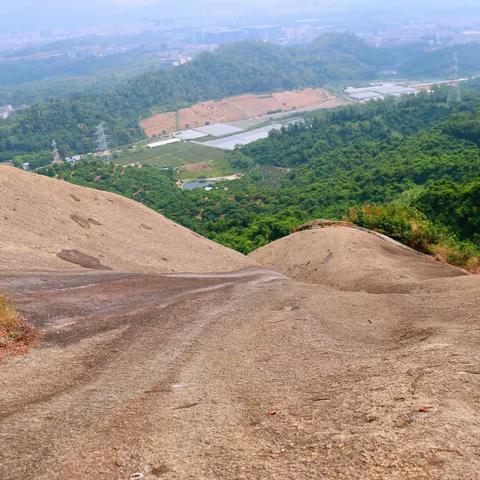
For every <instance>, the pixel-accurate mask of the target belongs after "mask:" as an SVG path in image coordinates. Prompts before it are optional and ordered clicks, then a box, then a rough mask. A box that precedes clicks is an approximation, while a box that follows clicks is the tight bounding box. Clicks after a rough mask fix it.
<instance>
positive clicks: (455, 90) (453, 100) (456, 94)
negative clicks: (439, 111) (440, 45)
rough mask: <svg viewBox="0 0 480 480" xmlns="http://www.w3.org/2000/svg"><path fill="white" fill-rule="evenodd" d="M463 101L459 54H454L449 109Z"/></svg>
mask: <svg viewBox="0 0 480 480" xmlns="http://www.w3.org/2000/svg"><path fill="white" fill-rule="evenodd" d="M460 101H461V95H460V84H459V81H458V52H457V51H455V53H454V54H453V64H452V75H451V78H450V85H449V87H448V97H447V104H448V106H449V107H452V106H454V105H457V104H458V103H460Z"/></svg>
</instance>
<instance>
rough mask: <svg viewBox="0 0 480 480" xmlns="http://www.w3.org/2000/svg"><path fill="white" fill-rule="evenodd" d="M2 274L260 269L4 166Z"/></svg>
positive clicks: (70, 188) (107, 196)
mask: <svg viewBox="0 0 480 480" xmlns="http://www.w3.org/2000/svg"><path fill="white" fill-rule="evenodd" d="M0 232H1V235H0V269H1V270H11V271H13V272H19V271H25V270H27V271H32V270H76V271H81V270H84V269H85V268H89V269H96V270H109V269H110V270H117V271H124V272H125V271H126V272H160V273H164V272H188V271H192V272H207V271H230V270H235V269H239V268H245V267H248V266H249V265H251V264H252V263H253V262H252V261H251V260H248V259H247V258H246V257H244V256H243V255H241V254H239V253H237V252H234V251H233V250H229V249H227V248H224V247H222V246H220V245H218V244H216V243H214V242H211V241H209V240H207V239H205V238H203V237H200V236H199V235H197V234H195V233H193V232H191V231H190V230H188V229H186V228H183V227H181V226H179V225H177V224H175V223H174V222H172V221H170V220H168V219H166V218H165V217H163V216H162V215H159V214H157V213H156V212H154V211H153V210H150V209H149V208H147V207H145V206H143V205H141V204H139V203H137V202H134V201H132V200H129V199H126V198H124V197H121V196H119V195H115V194H111V193H106V192H100V191H97V190H92V189H87V188H84V187H77V186H75V185H71V184H69V183H66V182H62V181H58V180H54V179H50V178H47V177H43V176H40V175H34V174H31V173H26V172H23V171H21V170H18V169H15V168H12V167H8V166H4V165H1V166H0Z"/></svg>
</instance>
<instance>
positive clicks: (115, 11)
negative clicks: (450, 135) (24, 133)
mask: <svg viewBox="0 0 480 480" xmlns="http://www.w3.org/2000/svg"><path fill="white" fill-rule="evenodd" d="M363 11H364V12H372V11H378V12H382V13H385V12H386V13H389V14H391V15H392V17H395V15H401V16H402V17H405V15H412V16H414V15H415V14H417V13H430V14H435V13H438V14H439V15H440V14H444V13H445V12H448V13H452V12H454V13H456V14H457V15H462V14H464V15H471V14H472V13H473V14H478V15H479V16H480V0H0V17H1V18H2V20H3V22H2V28H3V27H4V26H6V29H7V30H11V31H13V30H19V29H23V30H24V29H31V28H35V27H54V26H56V27H62V26H65V27H69V28H70V27H74V26H77V25H78V26H85V25H87V24H91V25H94V24H98V23H116V22H127V21H132V20H134V21H138V20H139V21H142V20H152V19H159V20H161V19H162V18H168V17H172V16H175V17H195V16H200V17H203V18H208V17H212V18H214V17H217V16H231V17H233V18H235V17H238V16H240V15H248V14H253V13H257V12H258V13H259V14H263V15H269V14H272V13H278V14H283V13H288V12H292V13H293V12H297V13H298V12H300V13H302V12H306V13H307V12H308V13H310V14H315V15H321V14H324V13H336V14H342V15H350V14H352V12H363Z"/></svg>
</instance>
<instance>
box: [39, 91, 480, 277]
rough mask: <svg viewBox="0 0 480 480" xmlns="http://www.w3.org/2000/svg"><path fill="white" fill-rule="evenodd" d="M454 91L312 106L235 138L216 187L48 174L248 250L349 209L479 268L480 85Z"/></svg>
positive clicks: (107, 170) (87, 168) (118, 175)
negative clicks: (273, 128)
mask: <svg viewBox="0 0 480 480" xmlns="http://www.w3.org/2000/svg"><path fill="white" fill-rule="evenodd" d="M445 99H446V91H444V90H439V91H437V92H435V93H433V94H422V95H418V96H417V97H408V98H404V99H402V100H399V99H388V100H386V101H384V102H375V103H371V104H368V105H362V106H359V105H354V106H348V107H344V108H341V109H338V110H335V111H330V112H320V113H316V114H313V115H311V116H310V117H309V118H308V120H307V122H306V123H305V124H304V125H294V126H291V127H290V128H288V129H284V130H283V131H281V132H274V133H272V134H271V135H270V137H269V138H268V139H266V140H262V141H259V142H256V143H254V144H251V145H248V146H245V147H243V148H240V149H237V150H236V151H234V152H233V153H232V154H231V155H230V161H231V163H232V164H233V165H234V167H235V168H236V169H237V170H241V171H244V172H245V175H244V177H243V178H242V179H241V180H239V181H236V182H231V183H228V184H225V187H226V189H223V188H220V189H216V190H213V191H211V192H209V193H208V194H206V193H205V192H204V191H203V190H200V191H192V192H182V191H180V190H179V189H177V188H176V186H175V178H174V176H173V175H172V174H169V173H165V172H161V171H160V170H158V169H156V168H153V167H150V168H142V169H138V168H126V169H125V168H121V167H116V166H115V165H113V164H105V163H102V162H87V163H84V164H80V165H78V166H77V167H75V168H73V169H71V168H67V167H56V168H50V169H47V170H46V171H45V172H44V173H46V174H48V175H51V176H54V175H57V176H59V177H61V178H64V179H66V180H68V181H71V182H74V183H79V184H81V185H88V186H93V187H95V188H100V189H104V190H110V191H114V192H117V193H120V194H122V195H126V196H129V197H131V198H134V199H136V200H139V201H142V202H143V203H145V204H146V205H148V206H150V207H152V208H154V209H156V210H157V211H160V212H161V213H163V214H165V215H166V216H167V217H169V218H172V219H174V220H175V221H177V222H179V223H181V224H183V225H185V226H187V227H189V228H191V229H193V230H195V231H197V232H199V233H201V234H203V235H205V236H207V237H209V238H211V239H213V240H215V241H217V242H220V243H222V244H224V245H227V246H229V247H232V248H234V249H236V250H239V251H241V252H243V253H249V252H251V251H252V250H254V249H256V248H258V247H260V246H263V245H265V244H267V243H269V242H271V241H273V240H276V239H278V238H281V237H283V236H285V235H288V234H289V233H290V232H291V231H292V230H294V229H295V228H296V227H298V226H299V225H301V224H303V223H305V222H308V221H310V220H313V219H318V218H332V219H342V218H346V219H349V220H350V221H353V222H355V223H357V224H359V225H362V226H365V227H368V228H373V229H376V230H378V231H380V232H382V233H386V234H388V235H390V236H392V237H393V238H395V239H397V240H400V241H402V242H404V243H406V244H408V245H410V246H412V247H414V248H416V249H418V250H421V251H423V252H426V253H430V254H434V255H437V256H438V257H439V258H443V259H446V260H448V261H451V262H452V263H455V264H457V265H461V266H467V267H469V268H471V269H472V270H476V269H478V258H479V252H480V223H479V218H480V216H479V213H480V211H479V208H480V176H479V172H480V149H479V145H480V95H479V94H478V93H477V92H476V91H474V90H471V91H469V92H465V94H464V101H463V102H462V103H461V104H459V105H457V106H455V107H453V108H452V107H449V106H448V105H447V104H446V101H445Z"/></svg>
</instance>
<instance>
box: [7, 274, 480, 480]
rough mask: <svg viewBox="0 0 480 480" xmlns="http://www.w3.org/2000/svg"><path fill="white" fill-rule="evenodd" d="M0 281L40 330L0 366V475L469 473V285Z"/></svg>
mask: <svg viewBox="0 0 480 480" xmlns="http://www.w3.org/2000/svg"><path fill="white" fill-rule="evenodd" d="M0 281H1V282H2V285H4V286H5V288H6V289H7V290H8V291H10V292H11V293H12V294H13V296H14V298H15V300H16V301H17V303H18V304H19V305H20V307H21V309H22V310H23V311H24V312H25V314H26V315H27V316H28V317H29V318H31V319H32V320H34V321H35V322H36V323H37V325H39V326H40V327H41V328H42V330H43V332H44V338H43V342H42V344H41V346H40V347H39V348H36V349H34V350H32V351H31V352H30V353H29V354H27V355H26V356H24V357H19V358H15V359H12V360H10V361H9V362H8V363H7V364H4V365H2V366H1V367H0V386H1V390H0V444H1V446H2V448H1V449H0V478H2V479H3V478H5V479H9V480H17V479H18V480H28V479H42V480H43V479H45V480H46V479H49V480H52V479H62V480H63V479H69V480H76V479H90V478H95V479H106V480H107V479H108V480H112V479H119V480H120V479H125V480H128V479H130V478H131V476H132V475H133V474H135V473H141V474H142V475H143V478H145V479H156V478H162V479H163V478H165V479H195V480H197V479H222V480H225V479H282V480H283V479H285V480H286V479H312V480H313V479H315V480H317V479H321V478H325V479H329V480H330V479H349V480H350V479H366V478H368V479H386V478H388V479H392V480H393V479H398V480H400V479H401V480H405V479H452V480H453V479H459V478H461V479H464V480H470V479H471V480H474V479H477V478H478V472H479V471H480V415H479V413H480V411H479V410H480V393H479V392H480V348H479V347H480V314H479V312H478V305H480V279H479V278H478V277H472V276H466V277H453V278H443V279H429V280H425V281H424V282H422V288H421V289H418V293H415V292H414V293H409V294H400V293H382V294H369V293H366V292H359V291H357V292H355V291H341V290H338V289H335V288H331V287H328V286H325V285H306V284H302V283H298V282H293V281H290V280H288V279H286V278H285V277H282V276H281V275H278V274H275V273H272V272H270V271H268V270H253V269H252V270H249V271H243V272H240V273H234V274H223V275H222V274H218V275H217V274H211V275H194V274H193V275H171V276H152V275H148V276H147V275H132V274H117V273H111V272H94V273H88V274H35V275H33V276H31V275H28V276H27V275H25V276H9V277H3V278H0Z"/></svg>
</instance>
